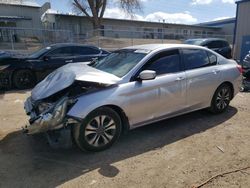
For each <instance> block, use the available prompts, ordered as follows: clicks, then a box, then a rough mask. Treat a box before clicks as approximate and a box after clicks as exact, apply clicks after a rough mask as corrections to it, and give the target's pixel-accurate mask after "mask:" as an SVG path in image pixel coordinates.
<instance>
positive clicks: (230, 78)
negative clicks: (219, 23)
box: [24, 44, 242, 151]
mask: <svg viewBox="0 0 250 188" xmlns="http://www.w3.org/2000/svg"><path fill="white" fill-rule="evenodd" d="M241 71H242V70H241V67H240V66H239V65H238V64H237V63H236V62H235V61H233V60H228V59H225V58H224V57H222V56H221V55H219V54H217V53H216V52H213V51H211V50H209V49H206V48H203V47H198V46H190V45H181V44H175V45H174V44H173V45H172V44H171V45H170V44H151V45H141V46H133V47H128V48H124V49H120V50H117V51H115V52H113V53H112V54H110V55H109V56H107V57H106V58H104V59H102V60H100V61H96V62H94V61H93V62H91V63H90V64H89V65H86V63H75V64H68V65H66V66H64V67H61V68H59V69H57V70H56V71H55V72H53V73H51V74H50V75H49V76H48V77H47V78H45V79H44V80H43V81H42V82H40V83H39V84H38V85H37V86H36V87H35V88H34V89H33V90H32V94H31V97H29V98H28V99H27V101H26V102H25V110H26V113H27V114H28V115H29V116H30V117H31V118H30V124H29V125H28V126H26V127H25V128H24V130H25V132H26V133H27V134H36V133H41V132H44V133H48V134H49V135H50V136H51V135H53V134H52V133H55V132H56V133H62V132H63V131H68V132H71V134H70V135H72V136H73V139H74V140H75V143H76V144H77V145H78V146H79V148H81V149H82V150H89V151H100V150H104V149H106V148H108V147H110V146H111V145H112V144H113V143H114V142H115V141H117V140H118V138H119V136H120V134H121V133H122V132H124V131H127V130H129V129H134V128H137V127H140V126H143V125H146V124H150V123H153V122H157V121H160V120H163V119H166V118H171V117H174V116H178V115H181V114H185V113H189V112H192V111H195V110H199V109H204V108H208V109H209V110H210V111H211V112H212V113H222V112H224V111H225V110H226V109H227V108H228V106H229V103H230V101H231V100H232V99H233V97H234V96H235V95H236V94H237V93H238V91H239V87H240V84H241ZM55 135H57V136H58V135H60V134H55ZM62 135H64V134H62ZM56 140H58V139H56Z"/></svg>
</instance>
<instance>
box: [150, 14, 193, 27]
mask: <svg viewBox="0 0 250 188" xmlns="http://www.w3.org/2000/svg"><path fill="white" fill-rule="evenodd" d="M145 20H147V21H156V22H158V21H159V20H160V21H163V20H164V21H165V22H166V23H185V24H189V23H195V22H197V19H196V18H194V17H193V16H192V15H190V14H189V13H187V12H186V13H173V14H169V13H165V12H155V13H152V14H149V15H147V16H146V17H145Z"/></svg>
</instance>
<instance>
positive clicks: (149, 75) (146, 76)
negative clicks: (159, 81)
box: [139, 70, 156, 80]
mask: <svg viewBox="0 0 250 188" xmlns="http://www.w3.org/2000/svg"><path fill="white" fill-rule="evenodd" d="M155 77H156V72H155V71H152V70H144V71H142V72H141V73H140V74H139V78H140V79H141V80H154V79H155Z"/></svg>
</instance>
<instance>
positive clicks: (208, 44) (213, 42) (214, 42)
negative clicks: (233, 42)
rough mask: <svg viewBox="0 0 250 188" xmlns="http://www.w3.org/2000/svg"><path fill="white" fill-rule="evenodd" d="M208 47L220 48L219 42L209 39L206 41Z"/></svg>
mask: <svg viewBox="0 0 250 188" xmlns="http://www.w3.org/2000/svg"><path fill="white" fill-rule="evenodd" d="M205 46H207V47H208V48H210V49H213V48H220V47H221V42H220V41H211V42H208V43H207V45H205Z"/></svg>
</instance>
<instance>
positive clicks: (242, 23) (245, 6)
mask: <svg viewBox="0 0 250 188" xmlns="http://www.w3.org/2000/svg"><path fill="white" fill-rule="evenodd" d="M249 18H250V0H248V1H247V0H243V1H240V2H238V3H237V19H236V21H237V22H236V32H235V43H234V58H235V59H237V60H240V59H241V55H242V54H241V51H242V50H243V49H242V40H243V37H244V36H250V24H249V23H250V22H249ZM249 50H250V49H249Z"/></svg>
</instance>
